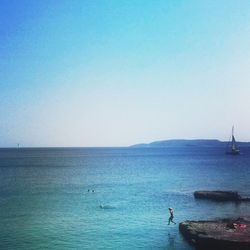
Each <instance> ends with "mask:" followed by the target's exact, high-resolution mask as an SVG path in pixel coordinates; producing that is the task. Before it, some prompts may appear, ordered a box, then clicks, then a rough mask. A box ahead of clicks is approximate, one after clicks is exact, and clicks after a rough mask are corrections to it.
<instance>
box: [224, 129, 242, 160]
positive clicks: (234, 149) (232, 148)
mask: <svg viewBox="0 0 250 250" xmlns="http://www.w3.org/2000/svg"><path fill="white" fill-rule="evenodd" d="M226 154H229V155H238V154H240V150H239V148H238V146H237V144H236V140H235V137H234V126H233V127H232V135H231V137H230V140H229V143H228V150H227V151H226Z"/></svg>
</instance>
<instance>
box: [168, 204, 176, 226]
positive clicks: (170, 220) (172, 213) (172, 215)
mask: <svg viewBox="0 0 250 250" xmlns="http://www.w3.org/2000/svg"><path fill="white" fill-rule="evenodd" d="M168 210H169V213H170V217H169V219H168V225H170V222H172V223H174V224H176V223H175V222H174V221H173V219H174V210H173V208H171V207H170V208H168Z"/></svg>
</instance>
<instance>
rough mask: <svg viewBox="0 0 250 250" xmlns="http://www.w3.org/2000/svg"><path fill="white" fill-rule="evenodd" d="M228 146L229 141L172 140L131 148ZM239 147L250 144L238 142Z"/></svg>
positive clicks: (249, 144) (142, 144) (249, 143)
mask: <svg viewBox="0 0 250 250" xmlns="http://www.w3.org/2000/svg"><path fill="white" fill-rule="evenodd" d="M227 145H228V141H220V140H217V139H172V140H162V141H154V142H150V143H140V144H134V145H131V147H150V148H152V147H156V148H163V147H184V146H187V147H190V146H191V147H192V146H197V147H226V146H227ZM237 145H238V146H239V147H242V146H243V147H244V146H250V142H237Z"/></svg>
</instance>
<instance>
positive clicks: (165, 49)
mask: <svg viewBox="0 0 250 250" xmlns="http://www.w3.org/2000/svg"><path fill="white" fill-rule="evenodd" d="M0 36H1V37H0V55H1V56H0V146H1V147H5V146H6V147H7V146H8V147H9V146H16V144H17V143H20V144H21V145H22V146H127V145H130V144H135V143H141V142H150V141H154V140H164V139H175V138H176V139H180V138H184V139H195V138H208V139H211V138H217V139H220V140H227V139H228V137H229V135H230V131H231V126H232V125H233V124H234V125H235V135H236V138H237V139H238V140H242V141H250V116H249V110H250V70H249V69H250V1H248V0H246V1H244V0H240V1H236V0H235V1H230V0H224V1H223V0H209V1H199V0H197V1H192V0H189V1H184V0H183V1H182V0H172V1H171V0H169V1H167V0H162V1H161V0H151V1H147V0H142V1H139V0H134V1H128V0H126V1H125V0H124V1H121V0H119V1H117V0H113V1H112V0H99V1H97V0H85V1H84V0H79V1H77V0H68V1H65V0H60V1H46V0H40V1H32V0H29V1H26V0H12V1H10V0H2V1H1V3H0Z"/></svg>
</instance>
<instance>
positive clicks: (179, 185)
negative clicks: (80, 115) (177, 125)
mask: <svg viewBox="0 0 250 250" xmlns="http://www.w3.org/2000/svg"><path fill="white" fill-rule="evenodd" d="M249 164H250V148H244V149H242V154H241V155H239V156H230V155H225V154H224V150H223V149H222V148H210V147H203V148H198V147H173V148H33V149H32V148H20V149H0V225H1V230H0V249H25V250H26V249H53V250H57V249H58V250H59V249H60V250H62V249H169V250H171V249H178V250H179V249H180V250H184V249H185V250H188V249H193V248H192V247H191V246H189V245H188V244H187V243H186V241H185V240H184V239H183V238H182V236H181V235H180V233H179V229H178V223H180V222H181V221H184V220H193V219H195V220H196V219H213V218H218V217H229V216H233V217H238V216H244V215H249V214H250V206H249V205H248V204H247V203H241V204H235V203H231V202H227V203H216V202H211V201H204V200H195V199H194V198H193V192H194V191H195V190H237V191H239V192H240V194H241V195H243V196H250V182H249V180H250V166H249ZM168 207H173V208H174V213H175V221H176V222H177V225H174V224H172V225H167V222H168V217H169V214H168Z"/></svg>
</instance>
